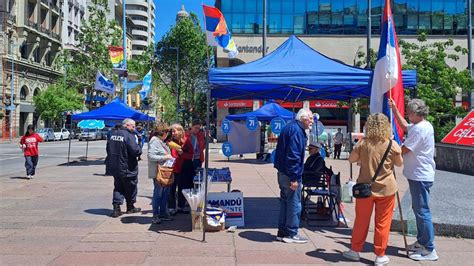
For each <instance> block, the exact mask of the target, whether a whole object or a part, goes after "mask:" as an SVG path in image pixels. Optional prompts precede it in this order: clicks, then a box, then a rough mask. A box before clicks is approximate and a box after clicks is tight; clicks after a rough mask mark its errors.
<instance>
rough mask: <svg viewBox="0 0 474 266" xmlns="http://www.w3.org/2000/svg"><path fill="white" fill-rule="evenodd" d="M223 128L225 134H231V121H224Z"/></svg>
mask: <svg viewBox="0 0 474 266" xmlns="http://www.w3.org/2000/svg"><path fill="white" fill-rule="evenodd" d="M221 128H222V132H223V133H224V134H226V135H227V134H229V132H230V120H229V119H224V120H222V125H221Z"/></svg>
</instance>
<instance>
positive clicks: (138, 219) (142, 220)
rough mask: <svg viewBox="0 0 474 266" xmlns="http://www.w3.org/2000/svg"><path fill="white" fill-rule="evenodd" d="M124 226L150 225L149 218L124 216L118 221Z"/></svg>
mask: <svg viewBox="0 0 474 266" xmlns="http://www.w3.org/2000/svg"><path fill="white" fill-rule="evenodd" d="M120 221H121V222H122V223H124V224H151V217H150V216H125V217H122V218H121V219H120Z"/></svg>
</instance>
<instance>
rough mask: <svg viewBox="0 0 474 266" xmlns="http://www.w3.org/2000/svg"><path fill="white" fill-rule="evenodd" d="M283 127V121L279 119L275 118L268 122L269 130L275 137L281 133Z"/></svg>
mask: <svg viewBox="0 0 474 266" xmlns="http://www.w3.org/2000/svg"><path fill="white" fill-rule="evenodd" d="M285 125H286V123H285V120H284V119H283V118H281V117H275V118H273V119H272V121H271V122H270V128H271V129H272V132H273V133H274V134H277V135H279V134H280V133H281V131H282V130H283V128H284V127H285Z"/></svg>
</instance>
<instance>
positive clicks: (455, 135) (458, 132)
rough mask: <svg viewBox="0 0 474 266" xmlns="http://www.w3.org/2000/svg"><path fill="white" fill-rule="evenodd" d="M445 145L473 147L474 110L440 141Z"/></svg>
mask: <svg viewBox="0 0 474 266" xmlns="http://www.w3.org/2000/svg"><path fill="white" fill-rule="evenodd" d="M441 142H443V143H447V144H458V145H465V146H471V147H472V146H474V110H473V111H471V112H470V113H469V114H467V116H466V117H464V119H463V120H462V121H461V123H459V124H458V125H457V126H455V127H454V129H453V130H451V132H449V134H448V135H446V137H444V138H443V140H441Z"/></svg>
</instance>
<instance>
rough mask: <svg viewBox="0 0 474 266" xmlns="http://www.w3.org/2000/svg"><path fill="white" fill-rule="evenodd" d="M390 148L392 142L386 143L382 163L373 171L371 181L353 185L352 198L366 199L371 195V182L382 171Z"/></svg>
mask: <svg viewBox="0 0 474 266" xmlns="http://www.w3.org/2000/svg"><path fill="white" fill-rule="evenodd" d="M391 148H392V140H390V141H389V142H388V147H387V150H386V151H385V153H384V155H383V157H382V161H381V162H380V163H379V166H378V167H377V170H375V174H374V177H373V178H372V181H371V182H370V183H359V184H355V185H354V186H353V187H352V196H353V197H354V198H356V199H362V198H368V197H370V196H371V195H372V182H374V181H375V179H376V178H377V175H378V174H379V172H380V170H381V169H382V166H383V163H384V162H385V159H387V156H388V153H389V152H390V149H391Z"/></svg>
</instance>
